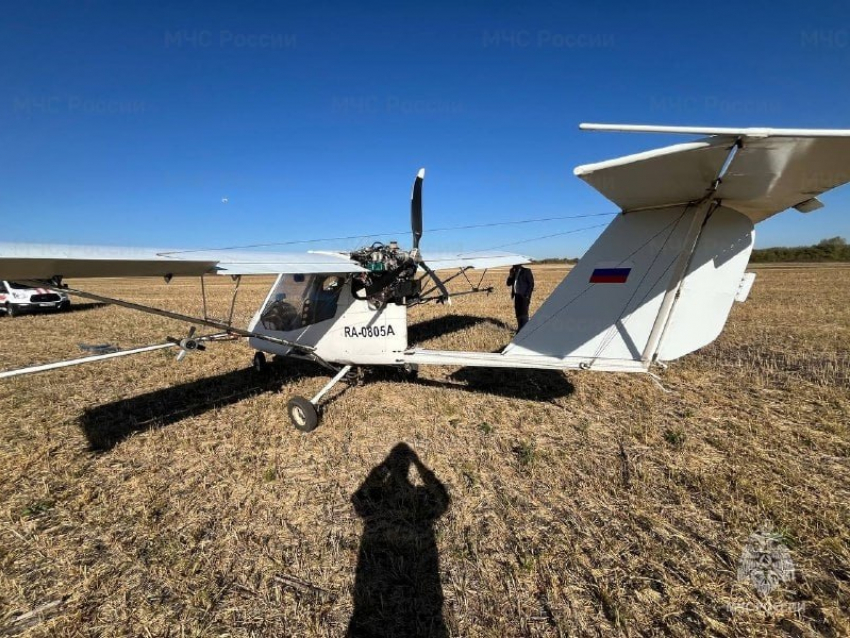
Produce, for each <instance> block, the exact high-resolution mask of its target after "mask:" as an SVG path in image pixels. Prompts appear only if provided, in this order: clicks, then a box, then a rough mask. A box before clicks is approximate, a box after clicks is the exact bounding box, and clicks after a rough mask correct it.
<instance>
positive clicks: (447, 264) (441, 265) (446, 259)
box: [423, 251, 531, 270]
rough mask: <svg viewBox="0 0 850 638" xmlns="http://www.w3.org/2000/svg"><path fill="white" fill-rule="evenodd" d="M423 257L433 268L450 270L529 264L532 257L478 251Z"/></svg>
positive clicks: (433, 254) (432, 254) (434, 254)
mask: <svg viewBox="0 0 850 638" xmlns="http://www.w3.org/2000/svg"><path fill="white" fill-rule="evenodd" d="M423 259H425V261H427V262H428V265H429V266H430V267H431V268H432V269H433V270H449V269H452V268H480V269H486V268H499V267H500V266H513V265H515V264H527V263H529V262H531V257H526V256H525V255H518V254H516V253H507V252H493V251H477V252H470V253H429V254H427V255H423Z"/></svg>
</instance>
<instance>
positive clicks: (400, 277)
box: [351, 241, 421, 308]
mask: <svg viewBox="0 0 850 638" xmlns="http://www.w3.org/2000/svg"><path fill="white" fill-rule="evenodd" d="M351 259H353V260H354V261H356V262H357V263H358V264H360V265H361V266H363V268H365V269H366V272H365V273H360V274H359V275H356V276H355V278H354V286H353V292H354V295H355V296H360V295H361V294H362V293H359V291H361V290H362V291H365V298H366V299H368V300H369V303H371V304H372V305H373V306H375V307H376V308H383V307H384V306H385V305H387V304H388V303H396V304H405V303H407V302H408V301H409V300H411V299H416V298H418V297H419V293H420V292H421V285H420V282H419V280H418V279H416V267H417V265H416V260H415V259H414V257H413V255H412V254H411V253H409V252H407V251H405V250H402V249H401V248H399V246H398V243H397V242H394V241H393V242H390V243H389V244H383V243H381V242H375V243H374V244H372V245H371V246H368V247H366V248H361V249H360V250H357V251H355V252H353V253H351Z"/></svg>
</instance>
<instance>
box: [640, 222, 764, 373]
mask: <svg viewBox="0 0 850 638" xmlns="http://www.w3.org/2000/svg"><path fill="white" fill-rule="evenodd" d="M753 238H754V231H753V223H752V222H751V221H750V220H749V219H748V218H747V217H746V216H745V215H742V214H741V213H738V212H736V211H734V210H730V209H728V208H725V207H721V208H718V209H717V210H715V211H714V212H713V213H712V215H711V217H710V218H709V219H708V221H707V222H706V223H705V226H704V227H703V230H702V233H701V234H700V237H699V242H697V245H696V249H695V250H694V255H693V258H692V259H691V263H690V266H689V268H688V272H687V274H686V275H685V278H684V280H683V281H682V285H681V287H680V288H679V292H678V296H677V298H676V303H675V305H674V306H673V309H672V312H671V314H670V317H669V319H668V320H667V324H666V327H665V330H664V332H663V333H662V336H661V339H660V341H659V343H658V346H657V347H656V348H655V350H654V352H657V359H658V360H659V361H671V360H673V359H678V358H679V357H682V356H684V355H686V354H688V353H689V352H693V351H694V350H697V349H698V348H702V347H703V346H706V345H708V344H709V343H711V342H712V341H714V340H715V339H716V338H717V337H718V336H719V335H720V333H721V331H722V330H723V326H724V325H726V320H727V318H728V317H729V312H730V310H731V309H732V303H733V302H734V301H735V295H736V294H737V292H738V288H739V285H740V283H741V277H742V276H743V274H744V270H745V269H746V267H747V263H748V261H749V259H750V253H751V252H752V249H753Z"/></svg>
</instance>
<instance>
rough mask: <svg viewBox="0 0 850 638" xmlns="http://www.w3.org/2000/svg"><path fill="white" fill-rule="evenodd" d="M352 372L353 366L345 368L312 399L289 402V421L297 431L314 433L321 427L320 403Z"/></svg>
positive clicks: (302, 398)
mask: <svg viewBox="0 0 850 638" xmlns="http://www.w3.org/2000/svg"><path fill="white" fill-rule="evenodd" d="M350 371H351V366H345V367H343V368H342V369H341V370H340V371H339V372H337V373H336V376H334V378H333V379H331V380H330V381H328V383H327V385H325V387H324V388H322V389H321V390H319V393H318V394H317V395H316V396H314V397H313V398H312V399H307V398H305V397H292V398H291V399H290V400H289V401H288V402H287V404H286V411H287V413H288V414H289V420H290V421H292V425H294V426H295V429H296V430H299V431H301V432H312V431H313V430H315V429H316V428H317V427H319V411H320V408H319V401H321V400H322V397H324V396H325V395H326V394H327V393H328V392H329V391H330V389H331V388H333V387H334V386H335V385H336V384H337V383H339V382H340V380H341V379H342V378H343V377H345V375H347V374H348V373H349V372H350Z"/></svg>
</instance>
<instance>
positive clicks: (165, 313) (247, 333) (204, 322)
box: [24, 281, 316, 354]
mask: <svg viewBox="0 0 850 638" xmlns="http://www.w3.org/2000/svg"><path fill="white" fill-rule="evenodd" d="M24 283H32V284H36V287H42V288H49V289H50V290H54V291H61V292H66V293H68V294H71V295H74V296H76V297H82V298H83V299H91V300H92V301H100V302H101V303H108V304H113V305H115V306H121V307H122V308H129V309H130V310H137V311H139V312H146V313H148V314H151V315H158V316H160V317H167V318H169V319H176V320H177V321H184V322H186V323H191V324H195V325H198V326H207V327H208V328H215V329H216V330H221V331H222V332H226V333H227V334H234V335H238V336H240V337H256V338H257V339H262V340H263V341H268V342H270V343H276V344H278V345H281V346H288V347H290V348H294V349H296V350H301V351H302V352H307V353H310V354H312V353H313V352H314V351H315V350H316V349H315V348H314V347H313V346H307V345H304V344H303V343H296V342H295V341H289V340H288V339H280V338H278V337H272V336H270V335H265V334H260V333H259V332H253V331H252V330H243V329H242V328H235V327H233V326H231V325H228V324H226V323H222V322H220V321H214V320H212V319H201V318H199V317H192V316H190V315H184V314H180V313H179V312H172V311H170V310H163V309H162V308H154V307H152V306H143V305H142V304H137V303H133V302H132V301H124V300H123V299H115V298H113V297H104V296H103V295H97V294H95V293H93V292H85V291H83V290H77V289H75V288H69V287H68V286H67V285H65V284H62V285H57V284H56V283H54V282H44V281H26V282H24Z"/></svg>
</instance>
